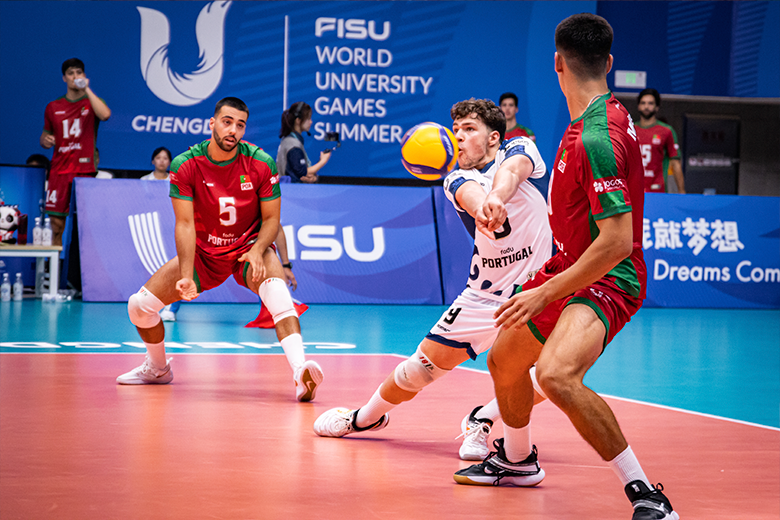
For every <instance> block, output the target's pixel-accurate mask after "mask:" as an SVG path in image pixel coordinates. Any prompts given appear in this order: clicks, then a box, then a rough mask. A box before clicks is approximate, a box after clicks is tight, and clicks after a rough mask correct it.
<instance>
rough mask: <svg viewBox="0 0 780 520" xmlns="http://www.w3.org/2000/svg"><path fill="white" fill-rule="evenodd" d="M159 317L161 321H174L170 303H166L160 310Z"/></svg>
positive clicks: (174, 314)
mask: <svg viewBox="0 0 780 520" xmlns="http://www.w3.org/2000/svg"><path fill="white" fill-rule="evenodd" d="M160 318H162V320H163V321H176V313H175V312H173V311H172V310H171V306H170V305H166V306H165V307H163V308H162V310H161V311H160Z"/></svg>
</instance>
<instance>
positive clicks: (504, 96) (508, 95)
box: [498, 92, 518, 106]
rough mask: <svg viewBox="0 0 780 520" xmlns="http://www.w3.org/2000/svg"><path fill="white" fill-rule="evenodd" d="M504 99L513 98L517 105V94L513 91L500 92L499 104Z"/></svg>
mask: <svg viewBox="0 0 780 520" xmlns="http://www.w3.org/2000/svg"><path fill="white" fill-rule="evenodd" d="M505 99H514V100H515V106H517V105H518V102H517V96H516V95H515V93H514V92H504V93H503V94H501V97H500V98H498V104H499V105H501V103H503V102H504V100H505Z"/></svg>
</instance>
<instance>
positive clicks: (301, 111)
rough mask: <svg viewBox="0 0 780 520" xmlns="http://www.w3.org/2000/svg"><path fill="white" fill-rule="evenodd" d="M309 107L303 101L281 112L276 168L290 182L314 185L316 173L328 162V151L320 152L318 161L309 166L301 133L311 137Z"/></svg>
mask: <svg viewBox="0 0 780 520" xmlns="http://www.w3.org/2000/svg"><path fill="white" fill-rule="evenodd" d="M309 128H311V107H310V106H309V105H307V104H306V103H304V102H303V101H298V102H297V103H293V104H292V105H291V106H290V108H289V109H288V110H285V111H284V112H282V129H281V131H280V132H279V137H281V138H282V142H281V143H280V144H279V151H278V152H277V153H276V167H277V169H278V170H279V175H280V176H282V175H289V177H290V181H291V182H306V183H314V182H317V179H318V178H319V177H318V176H317V172H318V171H320V168H322V167H323V166H325V164H326V163H327V162H328V160H330V152H331V151H330V150H323V151H322V152H320V160H319V161H317V163H315V164H311V161H310V160H309V156H308V155H306V149H305V148H304V147H303V132H306V133H307V134H309V135H311V133H310V132H309Z"/></svg>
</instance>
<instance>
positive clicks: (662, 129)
mask: <svg viewBox="0 0 780 520" xmlns="http://www.w3.org/2000/svg"><path fill="white" fill-rule="evenodd" d="M636 137H637V140H638V141H639V150H640V151H641V152H642V164H643V166H644V168H645V191H654V192H659V193H666V177H667V175H668V173H669V159H676V158H677V157H678V156H679V149H680V146H679V145H678V144H677V134H676V133H675V132H674V129H673V128H672V127H671V126H669V125H667V124H666V123H662V122H661V121H656V123H655V124H654V125H652V126H648V127H643V126H641V125H637V126H636Z"/></svg>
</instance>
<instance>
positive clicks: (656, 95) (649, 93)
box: [636, 88, 661, 107]
mask: <svg viewBox="0 0 780 520" xmlns="http://www.w3.org/2000/svg"><path fill="white" fill-rule="evenodd" d="M645 96H653V97H654V98H655V106H657V107H660V106H661V94H659V93H658V91H657V90H656V89H654V88H646V89H644V90H643V91H642V92H640V93H639V95H638V96H637V97H636V102H637V104H639V102H640V101H642V98H643V97H645Z"/></svg>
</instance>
